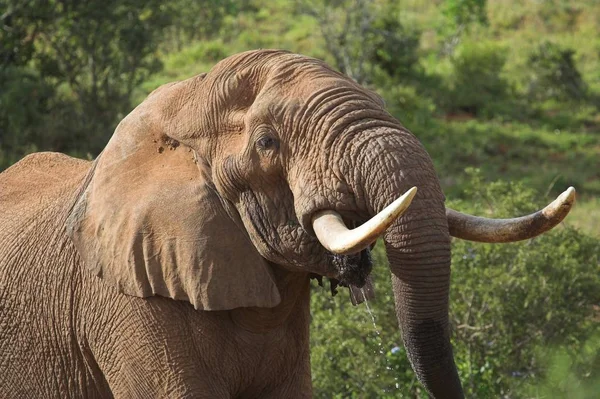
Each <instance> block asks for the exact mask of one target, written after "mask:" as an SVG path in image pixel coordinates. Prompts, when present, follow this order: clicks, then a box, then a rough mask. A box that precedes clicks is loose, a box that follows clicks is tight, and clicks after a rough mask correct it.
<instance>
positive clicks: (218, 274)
mask: <svg viewBox="0 0 600 399" xmlns="http://www.w3.org/2000/svg"><path fill="white" fill-rule="evenodd" d="M174 86H176V85H173V86H171V87H168V88H165V89H163V90H161V91H162V92H163V93H156V92H155V93H153V94H152V95H151V96H150V97H149V98H148V99H147V100H146V101H145V102H144V103H142V104H141V105H140V106H139V107H138V108H136V109H135V110H134V111H133V112H132V113H131V114H130V115H128V116H127V117H126V118H125V119H124V120H123V121H122V122H121V124H120V125H119V126H118V127H117V130H116V131H115V134H114V135H113V137H112V139H111V140H110V142H109V143H108V145H107V147H106V148H105V150H104V151H103V153H102V154H101V155H100V157H99V158H98V159H97V160H96V162H95V165H94V169H93V171H92V172H90V176H89V177H88V179H87V186H86V187H84V188H82V193H81V195H80V197H79V199H78V201H77V202H76V204H75V205H74V207H73V209H72V211H71V214H70V215H69V218H68V220H67V231H68V233H69V235H70V237H71V238H72V240H73V242H74V243H75V246H76V248H77V250H78V252H79V254H80V256H81V258H82V260H83V262H84V263H85V265H86V266H87V267H88V268H89V269H91V271H92V272H93V273H94V274H96V275H97V276H99V277H101V278H102V279H103V280H105V281H106V282H107V283H109V284H111V285H112V286H114V287H116V288H117V290H118V291H119V292H123V293H125V294H129V295H133V296H137V297H149V296H153V295H160V296H164V297H169V298H174V299H178V300H185V301H189V302H190V303H192V304H193V305H194V307H195V308H196V309H203V310H228V309H234V308H239V307H249V306H258V307H273V306H276V305H277V304H279V302H280V296H279V291H278V289H277V286H276V284H275V282H274V277H273V274H272V270H271V267H270V266H269V264H268V263H267V262H266V260H265V259H264V258H262V257H261V256H260V254H259V253H258V252H257V251H256V249H255V248H254V246H253V245H252V243H251V241H250V238H249V237H248V235H247V233H246V231H245V230H244V229H243V228H241V227H240V226H242V222H241V220H239V216H238V215H237V213H236V212H235V211H231V210H230V208H229V206H228V205H227V204H226V203H225V202H223V201H224V200H222V199H221V197H220V196H219V195H218V194H217V192H216V191H215V189H214V187H213V185H212V182H211V180H210V170H209V168H208V166H207V165H206V164H205V162H204V161H203V160H202V159H198V157H197V156H196V155H195V152H194V151H192V150H191V149H190V148H188V147H185V146H184V145H180V144H179V143H178V142H177V141H175V140H173V139H172V138H170V137H169V136H167V135H166V134H165V133H164V132H163V129H162V128H161V126H160V125H161V123H162V124H164V123H165V120H166V118H165V116H164V114H161V113H162V112H163V111H164V109H162V108H161V107H158V106H157V104H161V103H165V99H166V100H168V99H169V95H170V94H172V92H171V91H172V89H173V87H174ZM158 96H160V101H158V100H157V97H158ZM167 102H168V101H167Z"/></svg>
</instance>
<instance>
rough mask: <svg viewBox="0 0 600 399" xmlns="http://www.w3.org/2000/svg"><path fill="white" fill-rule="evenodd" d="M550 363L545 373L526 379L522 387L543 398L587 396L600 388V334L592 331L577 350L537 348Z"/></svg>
mask: <svg viewBox="0 0 600 399" xmlns="http://www.w3.org/2000/svg"><path fill="white" fill-rule="evenodd" d="M538 352H539V353H538V356H539V358H540V359H541V360H542V363H543V364H545V365H547V367H546V369H545V370H544V373H543V377H542V378H538V379H535V380H533V381H531V382H529V383H526V384H525V386H524V389H523V391H524V392H526V393H527V395H528V396H529V397H535V398H540V399H546V398H547V399H550V398H556V397H561V398H569V399H571V398H573V399H587V398H593V397H595V396H597V394H598V392H600V336H598V334H596V335H593V336H592V337H591V338H589V339H588V340H587V341H586V342H585V343H584V344H583V345H581V347H580V349H579V350H578V351H573V350H571V348H568V347H564V346H561V347H558V348H555V347H550V348H545V349H542V348H540V349H539V350H538Z"/></svg>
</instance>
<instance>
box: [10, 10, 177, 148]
mask: <svg viewBox="0 0 600 399" xmlns="http://www.w3.org/2000/svg"><path fill="white" fill-rule="evenodd" d="M0 4H1V5H2V7H1V8H2V9H4V8H6V9H8V11H7V13H6V14H5V15H3V20H2V23H3V27H4V29H0V31H1V32H2V37H1V38H0V39H1V40H0V42H3V46H2V48H1V51H2V55H3V57H2V60H0V62H1V63H2V64H1V67H2V68H3V69H6V70H5V71H4V72H3V75H4V76H6V74H7V73H11V74H13V75H15V74H16V75H19V76H20V77H21V78H19V79H18V80H17V81H11V82H9V83H7V84H8V86H9V90H10V93H8V94H6V93H5V94H3V95H2V97H3V102H4V101H8V102H10V103H11V105H10V107H13V106H15V105H16V104H18V102H17V101H16V100H17V99H15V98H14V93H15V92H16V91H21V92H23V93H27V90H29V89H31V82H32V78H31V76H35V80H36V82H37V83H35V84H36V85H37V86H38V87H39V88H42V90H41V91H40V90H35V91H34V92H33V93H34V94H33V96H32V97H33V99H34V102H33V103H31V104H28V105H27V107H26V109H27V110H28V111H26V110H23V111H18V110H17V111H16V113H12V112H11V111H10V110H9V109H8V108H7V109H6V110H5V111H4V112H5V113H6V114H10V116H5V117H4V118H2V119H1V120H0V122H2V125H1V126H0V129H1V130H3V131H4V133H3V136H6V137H7V139H3V143H2V145H3V147H4V148H3V150H4V151H10V152H11V153H14V156H16V157H20V156H22V155H23V152H25V150H24V149H25V148H28V147H29V146H31V145H32V144H33V145H34V146H35V148H37V149H39V150H43V149H53V150H57V151H65V152H71V153H77V154H80V155H85V154H86V153H87V152H91V153H94V154H97V153H98V152H99V151H100V150H101V149H102V148H103V147H104V145H105V144H106V141H107V140H108V138H109V137H110V134H111V133H112V131H113V130H114V127H115V125H116V123H117V122H118V120H119V119H120V118H121V117H123V116H124V114H125V112H127V111H128V110H129V109H130V107H131V103H130V100H131V94H132V92H133V90H134V88H135V87H137V86H138V85H139V84H140V83H141V82H142V81H143V80H145V79H146V78H147V77H148V76H149V75H150V74H151V73H152V72H155V71H156V70H157V69H158V68H160V65H161V63H160V61H159V60H158V58H157V57H156V53H155V51H156V48H157V45H158V39H159V38H160V34H161V29H162V28H163V27H164V26H166V25H167V24H168V23H169V17H168V12H167V11H168V9H166V6H164V5H163V4H162V2H160V1H143V2H140V1H137V0H126V1H125V0H110V1H104V0H102V1H99V0H95V1H85V2H66V3H65V2H61V1H54V0H53V1H44V2H42V1H31V2H20V1H14V0H1V3H0ZM15 26H16V28H15V29H13V27H15ZM23 41H24V45H23V46H22V47H21V46H20V45H19V43H21V42H23ZM4 43H6V45H4ZM15 68H17V69H18V68H22V70H16V69H15ZM7 71H11V72H7ZM11 93H13V94H11ZM40 95H42V96H45V98H44V100H43V101H37V100H39V96H40ZM10 96H13V97H10ZM36 101H37V102H36ZM36 104H37V105H36ZM32 107H37V109H36V110H35V111H34V110H32ZM26 112H29V113H30V114H31V113H34V114H36V115H34V116H33V117H29V116H28V117H27V118H21V117H19V115H21V116H23V115H25V113H26ZM15 115H16V116H15ZM42 115H44V116H43V117H42ZM30 116H31V115H30ZM23 133H24V134H23ZM4 140H6V142H8V143H12V144H11V145H10V147H5V141H4ZM11 159H12V158H11Z"/></svg>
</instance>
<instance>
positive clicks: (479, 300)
mask: <svg viewBox="0 0 600 399" xmlns="http://www.w3.org/2000/svg"><path fill="white" fill-rule="evenodd" d="M467 174H468V175H469V176H470V180H469V182H468V184H466V185H464V187H465V193H464V195H465V198H466V199H465V200H461V201H456V202H454V203H452V204H451V205H452V206H453V207H454V208H455V209H461V210H464V211H468V212H473V213H477V214H481V215H486V216H492V217H506V216H514V215H515V213H516V214H521V213H526V212H531V211H532V210H533V209H536V208H538V207H539V205H540V204H539V201H537V200H535V198H537V197H538V196H537V195H536V193H535V192H534V191H533V190H530V189H527V188H526V187H525V186H524V185H523V184H522V183H506V182H504V181H498V182H492V183H488V182H485V181H484V180H483V178H482V176H481V174H480V173H479V172H478V171H476V170H469V171H468V172H467ZM536 203H537V204H536ZM469 204H474V205H469ZM599 262H600V240H598V239H596V238H592V237H589V236H586V235H584V234H582V233H580V232H578V231H577V230H574V229H571V228H568V227H562V228H558V229H556V230H554V231H553V232H551V233H547V234H545V235H543V236H540V237H538V238H535V239H532V240H528V241H526V242H522V243H517V244H476V243H471V242H467V241H460V240H455V241H454V242H453V244H452V267H453V269H452V285H451V287H452V288H451V305H450V307H451V315H450V317H451V322H452V326H453V345H454V352H455V357H456V362H457V366H458V368H459V372H460V375H461V379H462V380H463V383H464V385H465V390H466V395H467V397H474V398H490V397H530V396H526V395H531V394H532V392H534V391H533V390H534V389H535V390H537V391H536V392H537V395H541V394H542V389H547V388H549V387H552V386H553V385H552V384H556V383H558V382H560V381H562V380H565V379H567V380H568V381H578V382H580V383H581V384H582V385H583V386H584V388H582V389H586V390H587V391H586V390H582V391H581V392H593V391H591V389H593V388H594V387H596V386H597V385H598V383H600V375H599V372H600V369H599V366H600V365H599V364H598V352H597V349H595V348H597V345H598V341H597V336H596V335H594V334H595V333H596V331H597V326H598V322H597V317H598V310H597V304H598V303H599V301H600V275H599V273H598V267H599V265H600V263H599ZM375 265H376V267H375V270H374V275H375V287H376V291H377V299H376V300H375V301H374V302H373V303H370V304H369V306H370V308H371V310H372V312H373V315H374V317H375V321H376V325H377V329H375V328H374V327H373V324H372V321H371V318H370V315H369V313H368V311H367V309H366V308H365V306H364V305H360V306H358V307H352V306H351V305H349V303H348V301H347V297H346V293H345V292H343V293H341V294H340V296H339V297H337V298H334V299H332V298H329V297H328V296H327V293H326V292H323V291H322V290H317V291H318V292H314V293H313V297H312V326H311V334H312V337H311V344H312V348H313V349H312V365H313V383H314V386H315V394H316V396H317V397H340V398H341V397H344V398H346V397H356V398H358V397H361V398H362V397H389V398H392V397H395V398H399V397H426V396H425V395H424V393H423V392H422V389H421V388H420V386H419V384H418V383H417V382H416V381H415V379H414V374H413V373H412V371H410V369H409V363H408V360H407V358H406V356H405V352H404V349H402V348H399V347H401V344H400V338H399V336H398V332H397V327H396V318H395V315H394V299H393V295H392V293H391V287H390V282H389V272H387V271H385V270H383V269H384V268H386V267H387V261H386V259H385V255H384V254H383V247H382V246H379V245H378V246H377V247H376V249H375ZM595 337H596V338H595ZM557 346H559V347H561V348H562V349H561V351H564V353H569V354H573V355H569V357H568V359H569V362H568V364H566V365H564V364H563V365H562V366H560V367H558V366H557V364H558V363H557V362H559V361H561V359H562V358H560V359H557V358H556V357H555V356H550V355H549V354H551V353H552V348H555V347H557ZM549 348H550V349H549ZM575 354H579V355H575ZM395 384H398V387H399V389H395ZM566 389H570V386H569V387H567V386H565V385H564V384H563V385H561V391H557V392H567V393H568V391H566ZM335 395H337V396H335ZM534 397H536V396H534ZM538 397H539V396H538ZM541 397H543V396H541ZM554 397H556V396H554ZM565 397H567V396H565ZM569 397H570V396H569ZM582 397H585V396H582Z"/></svg>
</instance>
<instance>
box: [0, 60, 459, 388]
mask: <svg viewBox="0 0 600 399" xmlns="http://www.w3.org/2000/svg"><path fill="white" fill-rule="evenodd" d="M412 186H417V187H418V189H419V191H418V194H417V196H416V197H415V199H414V200H413V203H412V205H411V207H410V208H409V211H408V212H407V213H406V214H405V215H404V216H402V217H401V218H399V219H398V220H397V221H395V222H394V224H393V225H392V226H391V228H389V229H388V230H387V232H386V234H385V236H384V240H385V244H386V249H387V253H388V258H389V260H390V268H391V278H392V283H393V289H394V295H395V299H396V312H397V316H398V320H399V324H400V329H401V332H402V337H403V340H404V343H405V346H406V348H407V350H408V353H409V358H410V360H411V362H412V365H413V368H414V370H415V372H416V373H417V375H418V377H419V379H420V380H421V381H422V382H423V384H424V385H425V387H426V388H427V390H428V391H429V392H430V394H431V395H432V396H433V397H439V398H441V397H443V398H458V397H462V389H461V385H460V381H459V379H458V376H457V372H456V368H455V366H454V361H453V357H452V348H451V346H450V341H449V326H448V290H449V278H450V239H449V234H448V224H447V220H446V215H445V208H444V196H443V193H442V191H441V189H440V185H439V182H438V179H437V178H436V174H435V171H434V170H433V166H432V162H431V160H430V157H429V156H428V154H427V153H426V151H425V150H424V148H423V147H422V145H421V144H420V143H419V142H418V140H417V139H416V138H415V137H414V136H413V135H412V134H411V133H410V132H408V131H407V130H406V129H405V128H404V127H402V126H401V125H400V123H399V122H398V121H396V120H395V119H394V118H392V117H391V116H390V115H389V114H388V113H387V112H386V111H385V110H384V107H383V103H382V101H381V100H380V98H379V97H378V96H377V95H376V94H374V93H372V92H370V91H367V90H365V89H364V88H362V87H360V86H358V85H357V84H355V83H354V82H352V81H351V80H349V79H348V78H346V77H344V76H343V75H340V74H339V73H337V72H334V71H333V70H331V69H330V68H329V67H327V66H326V65H325V64H324V63H322V62H320V61H318V60H314V59H311V58H307V57H303V56H299V55H294V54H289V53H285V52H280V51H268V50H265V51H255V52H247V53H242V54H239V55H236V56H233V57H230V58H228V59H226V60H224V61H222V62H221V63H219V64H218V65H216V66H215V67H214V68H213V69H212V70H211V71H210V72H209V73H208V74H206V75H199V76H197V77H194V78H191V79H188V80H186V81H182V82H177V83H174V84H169V85H165V86H163V87H161V88H159V89H157V90H156V91H155V92H154V93H152V94H151V95H150V96H149V97H148V99H146V101H145V102H144V103H143V104H141V105H140V106H139V107H138V108H136V109H135V110H134V111H133V112H132V113H131V114H130V115H129V116H128V117H127V118H126V119H124V120H123V122H121V124H120V125H119V127H118V128H117V130H116V132H115V134H114V136H113V138H112V139H111V141H110V142H109V144H108V145H107V147H106V149H105V150H104V152H103V153H102V154H101V155H100V156H99V157H98V159H97V160H96V161H94V162H86V161H80V160H76V159H73V158H69V157H67V156H63V155H60V154H54V153H45V154H34V155H31V156H29V157H27V158H26V159H24V160H22V161H21V162H20V163H18V164H17V165H15V166H13V167H12V168H10V169H8V170H7V171H5V172H4V173H2V174H1V175H0V326H1V329H0V396H1V397H67V396H75V397H97V396H100V397H110V396H111V395H112V396H117V397H140V398H147V397H167V396H168V397H195V398H198V397H206V398H221V397H222V398H227V397H240V398H283V397H285V398H298V397H311V395H312V393H311V383H310V364H309V340H308V323H309V276H310V275H313V274H316V275H320V276H326V277H330V278H336V279H339V280H341V281H342V283H344V282H345V283H352V284H355V285H362V284H364V278H365V276H366V274H368V272H369V271H370V269H369V267H370V264H369V262H368V261H363V260H361V259H363V258H365V257H364V256H362V255H358V256H355V257H341V258H340V257H334V256H332V254H330V253H328V252H327V251H326V250H325V249H324V248H323V246H321V245H320V243H319V242H318V240H317V239H316V238H315V237H314V234H313V231H312V227H311V218H312V216H313V215H314V214H315V212H317V211H319V210H323V209H332V210H335V211H337V212H339V213H340V214H342V215H343V216H344V218H345V219H346V220H347V222H348V223H355V224H357V223H361V222H364V221H365V220H367V219H368V218H369V217H371V216H372V215H374V214H375V213H377V212H378V211H380V210H381V209H383V208H384V207H385V206H386V205H387V204H389V203H390V202H392V201H393V200H394V199H395V198H397V197H398V196H399V195H400V194H402V193H404V192H405V191H406V190H407V189H409V188H410V187H412ZM357 259H358V260H357ZM341 269H343V270H341ZM342 271H343V273H341V272H342ZM172 298H174V299H176V300H173V299H172Z"/></svg>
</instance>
